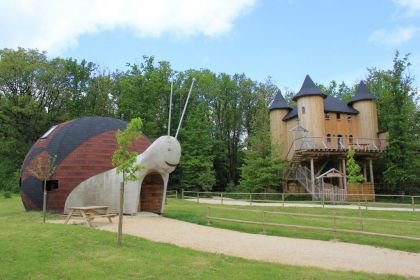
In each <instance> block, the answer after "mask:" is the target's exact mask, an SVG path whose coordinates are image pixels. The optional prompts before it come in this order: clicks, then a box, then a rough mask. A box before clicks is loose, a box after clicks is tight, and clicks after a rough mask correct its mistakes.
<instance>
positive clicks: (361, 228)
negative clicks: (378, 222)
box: [359, 200, 363, 231]
mask: <svg viewBox="0 0 420 280" xmlns="http://www.w3.org/2000/svg"><path fill="white" fill-rule="evenodd" d="M359 218H360V230H361V231H363V218H362V208H361V207H360V200H359Z"/></svg>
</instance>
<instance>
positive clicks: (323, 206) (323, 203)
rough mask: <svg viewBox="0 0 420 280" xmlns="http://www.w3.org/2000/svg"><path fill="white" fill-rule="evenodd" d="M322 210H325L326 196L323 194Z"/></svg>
mask: <svg viewBox="0 0 420 280" xmlns="http://www.w3.org/2000/svg"><path fill="white" fill-rule="evenodd" d="M322 208H325V194H324V192H322Z"/></svg>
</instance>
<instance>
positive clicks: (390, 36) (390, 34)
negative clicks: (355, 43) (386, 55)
mask: <svg viewBox="0 0 420 280" xmlns="http://www.w3.org/2000/svg"><path fill="white" fill-rule="evenodd" d="M418 31H419V28H417V27H414V26H405V27H398V28H395V29H393V30H387V29H378V30H376V31H374V32H373V33H372V34H371V35H370V37H369V42H371V43H381V44H385V45H388V46H392V47H396V46H399V45H401V44H403V43H406V42H408V41H409V40H410V39H411V38H412V37H413V36H414V35H415V34H416V33H417V32H418Z"/></svg>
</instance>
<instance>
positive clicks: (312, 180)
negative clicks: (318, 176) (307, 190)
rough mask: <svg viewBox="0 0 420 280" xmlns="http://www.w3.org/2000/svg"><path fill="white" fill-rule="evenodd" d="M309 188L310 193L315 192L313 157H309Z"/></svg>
mask: <svg viewBox="0 0 420 280" xmlns="http://www.w3.org/2000/svg"><path fill="white" fill-rule="evenodd" d="M311 190H312V194H313V193H314V192H315V171H314V159H313V158H311Z"/></svg>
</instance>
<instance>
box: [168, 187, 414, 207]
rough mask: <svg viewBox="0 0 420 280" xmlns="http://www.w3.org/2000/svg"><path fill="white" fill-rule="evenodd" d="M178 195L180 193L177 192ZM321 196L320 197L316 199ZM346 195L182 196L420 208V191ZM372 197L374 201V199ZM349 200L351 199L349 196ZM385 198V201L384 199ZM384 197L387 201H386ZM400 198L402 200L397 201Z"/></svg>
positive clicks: (185, 193) (192, 193)
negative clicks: (337, 197)
mask: <svg viewBox="0 0 420 280" xmlns="http://www.w3.org/2000/svg"><path fill="white" fill-rule="evenodd" d="M176 196H177V197H178V194H176ZM313 197H319V199H313ZM347 197H349V198H353V199H351V201H342V200H341V199H335V196H331V197H329V198H330V199H327V198H328V197H326V196H325V195H322V193H246V192H236V193H228V192H208V191H202V192H197V191H185V190H182V191H181V199H190V200H195V201H196V202H197V203H199V202H200V199H212V200H214V201H220V204H221V205H223V204H229V203H227V202H226V201H227V200H236V201H242V202H246V203H248V204H249V205H253V203H280V204H281V206H283V207H285V205H286V204H290V203H304V204H311V205H319V206H320V207H323V208H325V206H326V205H357V206H358V208H361V207H364V208H365V210H368V209H369V207H386V208H388V207H389V208H392V207H395V206H397V207H399V208H407V209H412V211H413V212H415V211H419V210H420V195H391V194H385V195H382V194H375V195H373V194H363V193H361V194H347ZM372 198H373V201H371V200H372ZM349 200H350V199H349ZM381 200H382V201H381ZM384 200H385V201H384ZM396 200H399V201H396Z"/></svg>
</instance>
